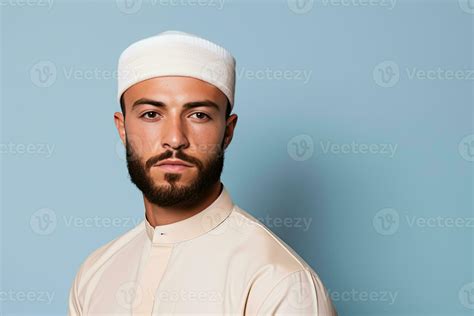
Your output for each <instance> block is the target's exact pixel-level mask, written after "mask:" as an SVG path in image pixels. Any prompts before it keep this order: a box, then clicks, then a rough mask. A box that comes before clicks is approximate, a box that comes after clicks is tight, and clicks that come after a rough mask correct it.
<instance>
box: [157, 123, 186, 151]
mask: <svg viewBox="0 0 474 316" xmlns="http://www.w3.org/2000/svg"><path fill="white" fill-rule="evenodd" d="M162 122H163V124H162V128H163V130H162V140H161V145H162V147H163V148H165V149H169V148H172V149H174V150H182V149H184V148H186V147H188V146H189V141H188V138H187V137H186V131H185V130H184V129H185V127H186V126H185V125H184V124H183V123H182V122H181V118H180V117H179V116H177V117H175V118H173V117H171V116H169V117H168V118H167V119H166V120H163V121H162Z"/></svg>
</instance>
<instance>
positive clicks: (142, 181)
mask: <svg viewBox="0 0 474 316" xmlns="http://www.w3.org/2000/svg"><path fill="white" fill-rule="evenodd" d="M125 143H126V145H125V147H126V156H127V168H128V173H129V174H130V180H131V181H132V183H133V184H135V185H136V186H137V188H138V189H139V190H140V191H141V192H142V193H143V195H144V196H145V198H146V199H147V200H148V201H149V202H150V203H153V204H155V205H158V206H161V207H170V206H174V207H176V206H179V207H182V208H185V207H191V206H192V205H195V204H197V203H198V202H200V201H201V200H202V199H203V198H204V197H205V196H206V195H207V194H209V193H210V191H211V190H212V188H213V185H214V184H215V183H216V182H217V181H220V177H221V173H222V170H223V168H224V152H225V151H224V147H223V145H224V139H223V140H222V143H221V144H220V146H219V147H218V148H217V150H216V152H215V153H214V152H213V151H212V152H213V153H212V155H211V156H210V158H209V159H208V161H207V162H205V163H203V162H201V161H200V160H199V159H197V158H194V157H191V156H188V155H187V154H185V153H184V152H183V151H181V150H179V151H176V154H175V158H176V159H181V160H183V161H185V162H188V163H190V164H192V165H193V166H194V167H195V168H197V170H198V174H197V176H196V177H195V178H194V179H193V180H192V181H191V183H189V184H188V185H186V184H183V185H179V184H177V183H178V182H179V180H180V179H181V178H182V174H181V173H172V172H166V173H165V176H164V182H166V183H165V184H163V185H157V184H155V181H154V180H153V178H152V176H151V172H150V171H151V168H153V165H155V164H156V163H157V162H159V161H162V160H164V159H168V158H171V157H173V152H172V151H169V150H167V151H166V152H164V153H163V154H160V155H158V156H153V157H151V158H149V159H148V160H147V161H146V162H145V163H143V159H142V158H141V157H140V156H139V155H138V153H137V152H136V151H135V150H134V149H133V146H131V144H130V143H129V142H128V140H127V139H126V140H125ZM216 147H217V146H216ZM190 168H192V167H190Z"/></svg>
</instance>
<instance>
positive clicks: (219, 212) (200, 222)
mask: <svg viewBox="0 0 474 316" xmlns="http://www.w3.org/2000/svg"><path fill="white" fill-rule="evenodd" d="M233 206H234V203H233V202H232V198H231V196H230V194H229V192H228V191H227V189H226V187H225V186H224V184H222V190H221V193H220V194H219V196H218V197H217V199H215V200H214V202H212V203H211V204H210V205H209V206H208V207H207V208H205V209H204V210H202V211H201V212H199V213H197V214H195V215H193V216H191V217H188V218H186V219H184V220H181V221H178V222H175V223H171V224H166V225H158V226H156V227H153V226H151V224H150V223H149V222H148V220H147V218H146V215H145V220H144V222H145V229H146V234H147V236H148V238H149V240H150V241H151V243H152V244H172V243H178V242H181V241H186V240H190V239H193V238H196V237H198V236H200V235H202V234H205V233H207V232H209V231H211V230H212V229H214V228H215V227H216V226H217V225H219V224H220V223H222V222H223V221H224V220H225V219H226V218H227V217H228V216H229V215H230V213H231V212H232V209H233ZM145 214H146V213H145Z"/></svg>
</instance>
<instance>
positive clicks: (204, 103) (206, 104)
mask: <svg viewBox="0 0 474 316" xmlns="http://www.w3.org/2000/svg"><path fill="white" fill-rule="evenodd" d="M141 104H149V105H153V106H156V107H159V108H166V103H164V102H161V101H156V100H152V99H147V98H141V99H138V100H137V101H135V102H133V104H132V111H133V110H134V109H135V108H136V107H137V106H139V105H141ZM197 107H210V108H214V109H215V110H216V111H217V112H219V111H220V109H219V106H218V105H217V103H215V102H213V101H211V100H203V101H193V102H188V103H185V104H184V105H183V108H184V109H185V110H188V109H192V108H197Z"/></svg>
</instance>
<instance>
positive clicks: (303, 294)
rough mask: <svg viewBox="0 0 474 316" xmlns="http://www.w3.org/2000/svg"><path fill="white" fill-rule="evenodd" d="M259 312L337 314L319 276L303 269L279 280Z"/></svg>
mask: <svg viewBox="0 0 474 316" xmlns="http://www.w3.org/2000/svg"><path fill="white" fill-rule="evenodd" d="M257 315H280V316H283V315H285V316H286V315H311V316H337V311H336V309H335V308H334V306H333V304H332V302H331V299H330V298H329V295H328V293H327V291H326V289H325V288H324V285H323V284H322V283H321V280H320V279H319V277H318V276H317V275H316V274H315V273H314V272H312V271H309V270H300V271H296V272H293V273H291V274H289V275H288V276H286V277H284V278H283V279H282V280H281V281H279V282H278V283H277V284H276V285H275V286H274V287H273V289H272V290H271V291H270V293H268V295H267V296H266V297H265V298H264V301H263V302H262V304H261V305H260V307H259V308H258V310H257Z"/></svg>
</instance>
